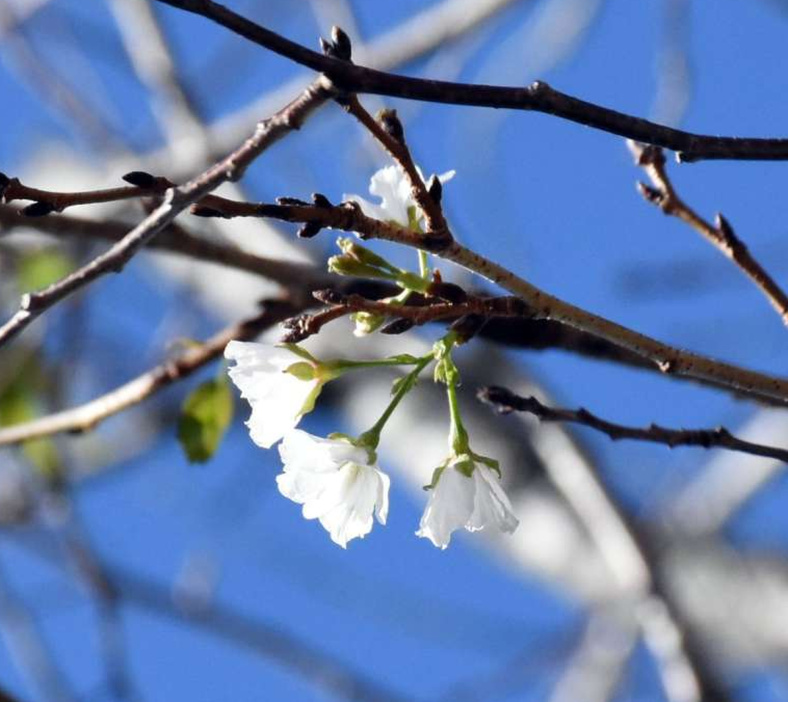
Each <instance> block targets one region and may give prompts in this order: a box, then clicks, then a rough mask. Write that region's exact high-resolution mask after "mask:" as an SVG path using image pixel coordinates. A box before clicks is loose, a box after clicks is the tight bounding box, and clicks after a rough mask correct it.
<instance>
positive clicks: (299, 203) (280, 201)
mask: <svg viewBox="0 0 788 702" xmlns="http://www.w3.org/2000/svg"><path fill="white" fill-rule="evenodd" d="M276 204H277V205H284V206H285V207H288V206H295V207H309V203H308V202H307V201H306V200H301V199H300V198H297V197H278V198H276Z"/></svg>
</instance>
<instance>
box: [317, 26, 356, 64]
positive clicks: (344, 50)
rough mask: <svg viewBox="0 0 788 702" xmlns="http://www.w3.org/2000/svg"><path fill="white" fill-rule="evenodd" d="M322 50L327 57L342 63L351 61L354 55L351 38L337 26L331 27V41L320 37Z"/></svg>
mask: <svg viewBox="0 0 788 702" xmlns="http://www.w3.org/2000/svg"><path fill="white" fill-rule="evenodd" d="M320 48H321V49H322V51H323V53H324V54H325V55H326V56H330V57H331V58H335V59H339V60H340V61H350V57H351V54H352V53H353V46H352V44H351V43H350V37H349V36H348V35H347V34H345V32H344V31H342V30H341V29H340V28H339V27H337V26H336V25H334V26H333V27H331V41H327V40H326V39H323V37H320Z"/></svg>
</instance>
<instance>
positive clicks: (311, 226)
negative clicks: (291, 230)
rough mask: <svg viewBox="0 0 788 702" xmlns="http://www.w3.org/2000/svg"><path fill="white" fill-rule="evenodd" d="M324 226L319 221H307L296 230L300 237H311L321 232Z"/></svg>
mask: <svg viewBox="0 0 788 702" xmlns="http://www.w3.org/2000/svg"><path fill="white" fill-rule="evenodd" d="M321 229H322V227H321V226H320V225H319V224H318V223H317V222H307V223H306V224H303V225H301V227H300V228H299V229H298V231H297V232H296V236H298V238H299V239H311V238H312V237H313V236H317V235H318V234H320V230H321Z"/></svg>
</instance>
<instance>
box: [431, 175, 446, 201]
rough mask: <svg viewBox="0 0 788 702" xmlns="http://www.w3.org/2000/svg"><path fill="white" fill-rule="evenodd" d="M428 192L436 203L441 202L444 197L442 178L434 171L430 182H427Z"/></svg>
mask: <svg viewBox="0 0 788 702" xmlns="http://www.w3.org/2000/svg"><path fill="white" fill-rule="evenodd" d="M427 192H428V193H429V194H430V197H431V198H432V201H433V202H434V203H435V204H436V205H440V204H441V200H442V199H443V184H442V183H441V181H440V178H438V176H436V175H435V174H434V173H433V174H432V176H431V177H430V182H429V183H427Z"/></svg>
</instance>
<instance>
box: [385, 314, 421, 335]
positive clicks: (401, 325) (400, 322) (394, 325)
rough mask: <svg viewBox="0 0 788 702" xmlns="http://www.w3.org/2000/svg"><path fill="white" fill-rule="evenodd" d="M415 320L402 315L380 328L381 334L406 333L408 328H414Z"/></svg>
mask: <svg viewBox="0 0 788 702" xmlns="http://www.w3.org/2000/svg"><path fill="white" fill-rule="evenodd" d="M413 325H414V322H413V320H412V319H408V318H407V317H400V318H399V319H395V320H394V321H393V322H389V323H388V324H386V325H385V326H382V327H381V328H380V333H381V334H389V335H395V334H404V333H405V332H406V331H408V329H412V328H413Z"/></svg>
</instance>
